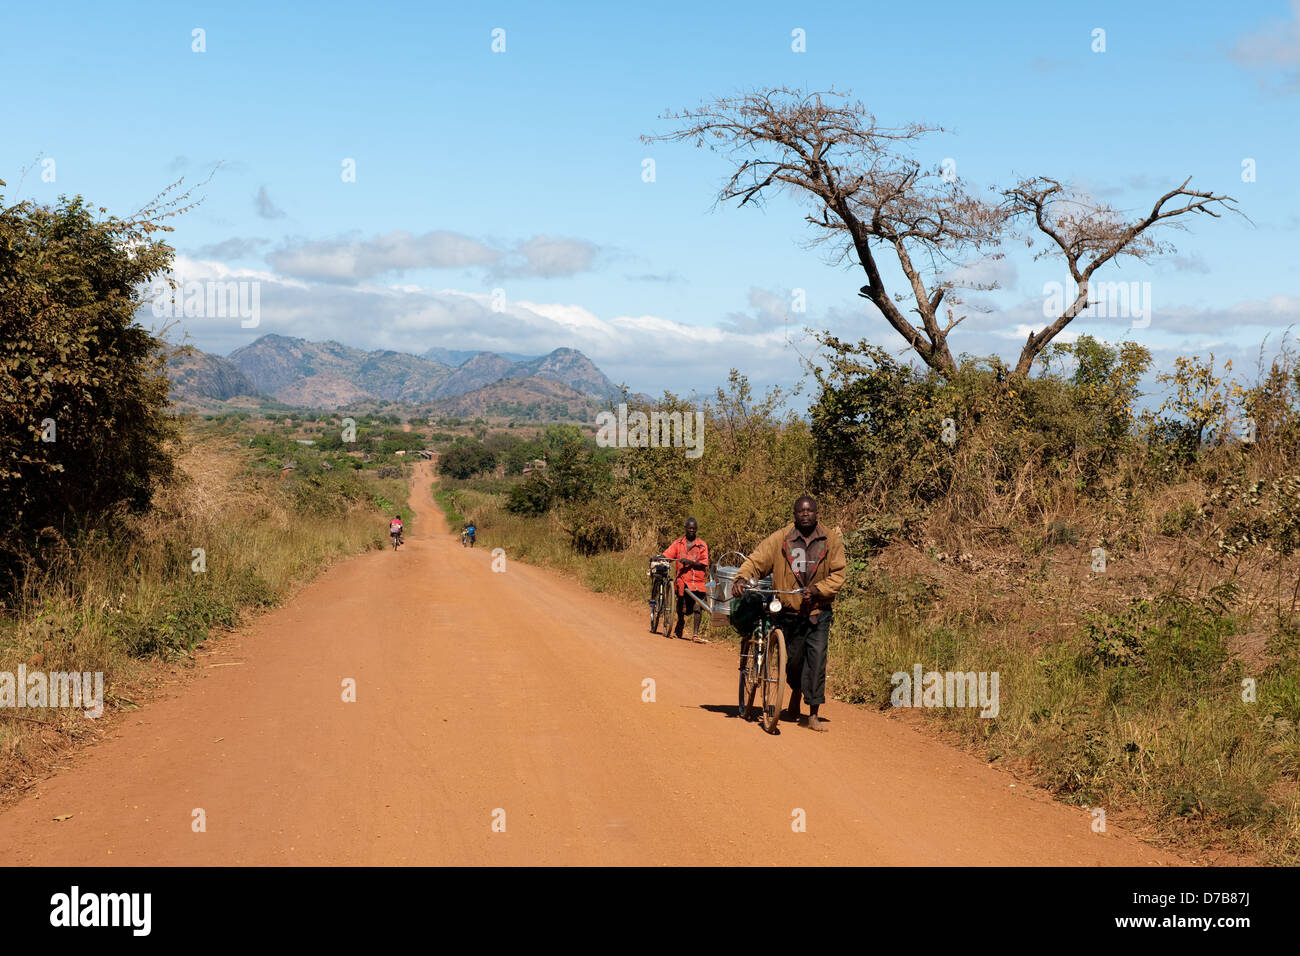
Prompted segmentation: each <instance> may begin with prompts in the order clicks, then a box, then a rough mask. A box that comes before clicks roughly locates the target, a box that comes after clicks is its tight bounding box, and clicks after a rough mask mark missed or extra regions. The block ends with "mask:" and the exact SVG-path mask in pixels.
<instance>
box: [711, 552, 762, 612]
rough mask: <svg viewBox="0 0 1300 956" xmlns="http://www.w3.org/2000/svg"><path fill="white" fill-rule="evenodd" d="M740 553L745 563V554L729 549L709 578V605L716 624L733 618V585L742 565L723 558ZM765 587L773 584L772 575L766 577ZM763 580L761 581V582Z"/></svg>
mask: <svg viewBox="0 0 1300 956" xmlns="http://www.w3.org/2000/svg"><path fill="white" fill-rule="evenodd" d="M733 554H734V555H738V556H739V557H740V559H741V561H742V563H743V561H744V559H745V555H743V554H741V553H740V552H739V551H728V552H726V554H724V555H723V556H722V558H720V559H719V560H718V564H717V565H716V566H715V567H714V569H713V574H712V575H711V576H710V578H709V605H710V608H709V610H710V619H711V620H712V621H713V623H714V624H726V623H728V622H729V621H730V620H731V586H732V585H733V584H735V583H736V575H737V574H739V573H740V565H739V564H736V565H731V564H723V563H722V560H723V559H725V558H726V557H727V556H728V555H733ZM763 581H765V582H767V583H766V584H763V585H762V586H763V587H769V588H770V587H771V586H772V577H771V575H769V576H768V577H766V578H764V579H763ZM761 583H762V582H760V584H761Z"/></svg>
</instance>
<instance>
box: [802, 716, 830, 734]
mask: <svg viewBox="0 0 1300 956" xmlns="http://www.w3.org/2000/svg"><path fill="white" fill-rule="evenodd" d="M804 726H806V727H807V728H808V729H809V730H820V731H821V732H822V733H826V731H827V730H829V729H830V728H829V727H827V726H826V725H825V724H824V723H822V720H821V718H820V717H818V716H817V715H816V714H809V715H808V723H807V724H805V725H804Z"/></svg>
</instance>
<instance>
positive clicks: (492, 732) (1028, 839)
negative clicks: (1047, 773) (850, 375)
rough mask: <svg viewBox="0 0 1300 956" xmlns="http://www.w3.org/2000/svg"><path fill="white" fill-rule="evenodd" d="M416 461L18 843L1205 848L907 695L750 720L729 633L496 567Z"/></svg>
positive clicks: (1032, 856)
mask: <svg viewBox="0 0 1300 956" xmlns="http://www.w3.org/2000/svg"><path fill="white" fill-rule="evenodd" d="M418 475H419V477H418V480H417V481H416V484H415V487H414V490H413V494H412V498H411V501H412V504H413V506H414V507H415V509H416V511H417V512H418V513H419V518H420V520H419V521H418V522H417V527H416V528H415V530H414V531H413V533H411V535H410V536H409V539H408V544H407V545H406V546H405V547H403V548H402V549H401V551H399V552H398V553H396V554H394V553H393V552H392V551H391V549H390V550H386V551H377V552H372V553H369V554H366V555H363V556H361V557H359V558H356V559H354V560H350V561H346V562H344V563H341V564H338V565H336V566H335V567H333V568H332V569H330V570H329V571H327V572H326V573H324V574H323V575H321V576H320V577H319V578H318V579H317V580H316V581H315V582H313V583H312V584H311V585H310V586H308V587H307V588H305V589H304V590H303V591H301V592H300V593H299V594H298V595H297V596H296V597H295V598H294V600H293V601H292V602H291V603H289V604H288V605H287V606H285V607H283V608H281V609H278V610H276V611H273V612H271V613H269V614H267V615H265V616H264V617H262V618H260V619H259V620H258V621H257V622H255V623H254V624H253V625H252V626H250V627H249V628H247V629H246V630H244V631H241V632H240V633H239V634H237V635H233V636H230V637H226V638H222V639H221V640H219V641H216V642H213V643H214V649H213V650H211V651H206V652H204V653H203V655H202V656H201V658H200V668H201V670H202V675H203V676H202V677H201V678H200V679H198V680H195V681H193V682H192V683H190V684H188V685H185V686H183V687H182V688H181V689H180V691H179V692H178V693H177V694H176V695H175V696H174V697H172V698H170V699H165V700H159V701H157V702H154V703H152V704H149V705H148V706H146V707H145V708H143V709H142V710H141V711H140V712H138V713H136V714H132V715H130V716H127V717H125V718H122V719H121V720H119V721H118V723H117V726H116V728H115V729H114V731H113V732H112V733H111V734H110V735H109V736H108V737H107V738H106V739H105V740H104V741H102V742H101V743H99V744H97V745H95V746H93V747H90V748H88V749H87V750H86V751H84V752H82V753H81V754H79V755H78V756H77V757H76V758H75V759H74V760H73V761H72V764H73V766H72V769H70V770H68V771H65V772H63V773H61V774H59V775H57V776H55V777H53V778H51V779H49V780H47V781H45V782H43V783H42V784H40V785H39V786H37V787H36V788H35V792H34V793H33V794H32V795H29V796H27V797H26V798H24V799H23V800H22V801H21V802H20V803H18V804H16V805H14V806H13V807H12V808H10V809H9V810H7V811H6V812H4V813H3V814H0V864H4V865H14V864H36V865H56V864H57V865H80V864H94V865H105V864H108V865H113V864H123V865H133V864H155V865H175V864H199V865H203V864H435V865H438V864H528V863H537V864H761V865H766V864H775V863H786V864H823V863H825V864H884V865H892V864H962V865H1002V864H1029V865H1034V864H1053V865H1055V864H1068V865H1089V866H1091V865H1143V864H1156V865H1171V864H1179V863H1180V862H1182V861H1180V860H1179V859H1178V858H1177V857H1175V856H1173V855H1171V854H1169V853H1167V852H1164V851H1161V850H1158V849H1154V848H1151V847H1149V846H1147V845H1145V844H1143V843H1141V842H1139V841H1138V840H1136V839H1134V838H1132V837H1131V836H1128V835H1125V834H1123V833H1122V832H1120V831H1119V830H1117V829H1116V828H1115V827H1114V826H1113V825H1112V826H1111V827H1110V828H1109V832H1107V833H1105V834H1096V833H1093V832H1092V830H1091V827H1090V823H1091V818H1090V817H1089V816H1088V814H1087V813H1086V812H1085V811H1083V810H1080V809H1076V808H1070V807H1065V806H1062V805H1059V804H1056V803H1054V802H1052V801H1051V800H1050V799H1048V798H1047V797H1046V796H1044V795H1043V794H1041V793H1038V792H1035V791H1034V790H1033V789H1032V788H1029V787H1028V786H1026V785H1025V784H1017V785H1016V786H1014V787H1012V786H1011V784H1013V783H1015V781H1014V778H1012V777H1010V776H1008V775H1007V774H1004V773H1002V772H999V771H997V770H994V769H992V768H990V767H988V766H987V765H985V764H984V763H983V762H982V761H981V760H979V759H978V758H976V757H973V756H970V755H968V754H964V753H962V752H960V751H957V750H954V749H952V748H950V747H948V746H945V745H944V744H942V743H941V742H938V741H935V740H932V739H930V738H928V737H926V736H924V735H922V734H920V733H918V732H916V731H915V730H912V729H911V728H909V727H907V726H905V725H904V724H902V723H901V722H899V721H894V720H890V719H888V718H886V717H885V716H884V715H882V714H878V713H873V712H868V711H864V710H858V709H855V708H852V707H849V706H846V705H841V704H837V703H835V702H834V701H832V702H831V703H830V704H829V705H827V706H826V707H825V708H824V713H825V714H826V716H828V717H829V718H830V721H831V724H830V726H831V728H832V729H831V732H830V733H828V734H813V733H810V732H809V731H807V730H804V729H802V728H798V727H794V726H792V725H788V724H783V725H782V727H783V732H782V733H781V734H780V736H775V737H773V736H768V735H766V734H764V733H763V732H762V731H761V730H760V729H759V728H758V727H757V725H755V724H748V723H741V722H740V721H738V720H736V719H735V718H734V717H731V716H729V715H730V713H732V712H733V708H734V704H735V685H736V664H735V657H734V650H733V649H732V648H731V647H730V646H729V645H728V646H721V645H711V646H708V647H704V646H700V645H695V644H691V643H689V642H686V641H669V640H666V639H664V638H663V637H656V636H653V635H651V634H649V633H648V632H647V630H646V621H645V615H643V614H641V613H638V612H635V611H634V610H632V609H629V608H627V607H626V606H624V605H623V604H621V603H618V602H615V601H611V600H609V599H607V598H603V597H601V596H599V595H595V594H592V593H590V592H588V591H586V590H584V589H583V588H582V587H581V586H579V585H578V584H576V583H574V582H572V581H569V580H566V579H563V578H561V577H559V576H557V575H555V574H553V573H551V572H549V571H546V570H542V569H538V568H532V567H528V566H525V565H522V564H517V563H509V564H508V565H507V569H506V571H505V572H504V573H494V572H493V571H492V569H491V564H492V556H491V554H490V553H488V552H487V550H486V549H474V550H467V549H463V548H461V546H460V544H459V540H458V539H457V538H456V537H454V536H452V535H450V534H448V533H447V528H446V523H445V521H444V520H443V518H442V515H441V513H440V512H439V511H438V509H437V507H436V506H435V505H434V503H433V500H432V498H431V495H430V488H429V482H430V477H429V475H428V472H427V470H426V468H425V466H421V471H420V472H419V473H418ZM214 665H230V666H214ZM348 678H351V679H354V680H355V681H356V688H357V690H356V701H355V702H354V703H345V702H344V701H343V700H342V694H343V682H344V680H345V679H348ZM646 678H652V679H653V680H654V682H655V692H656V699H655V701H654V702H653V703H646V702H643V700H642V693H643V691H642V686H643V684H642V682H643V681H644V680H645V679H646ZM35 793H39V799H37V798H36V797H35ZM200 808H201V809H202V811H203V813H204V815H205V818H206V832H194V829H193V827H192V823H193V820H194V811H195V810H196V809H200ZM796 810H802V811H803V813H804V815H805V817H806V827H807V828H806V832H793V830H792V827H791V824H792V821H794V819H795V813H796ZM64 814H72V816H71V818H70V819H67V820H64V821H62V822H54V820H53V818H54V817H56V816H61V815H64ZM494 819H495V820H497V821H498V824H499V822H500V821H501V820H504V825H505V832H494V829H493V823H494Z"/></svg>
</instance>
